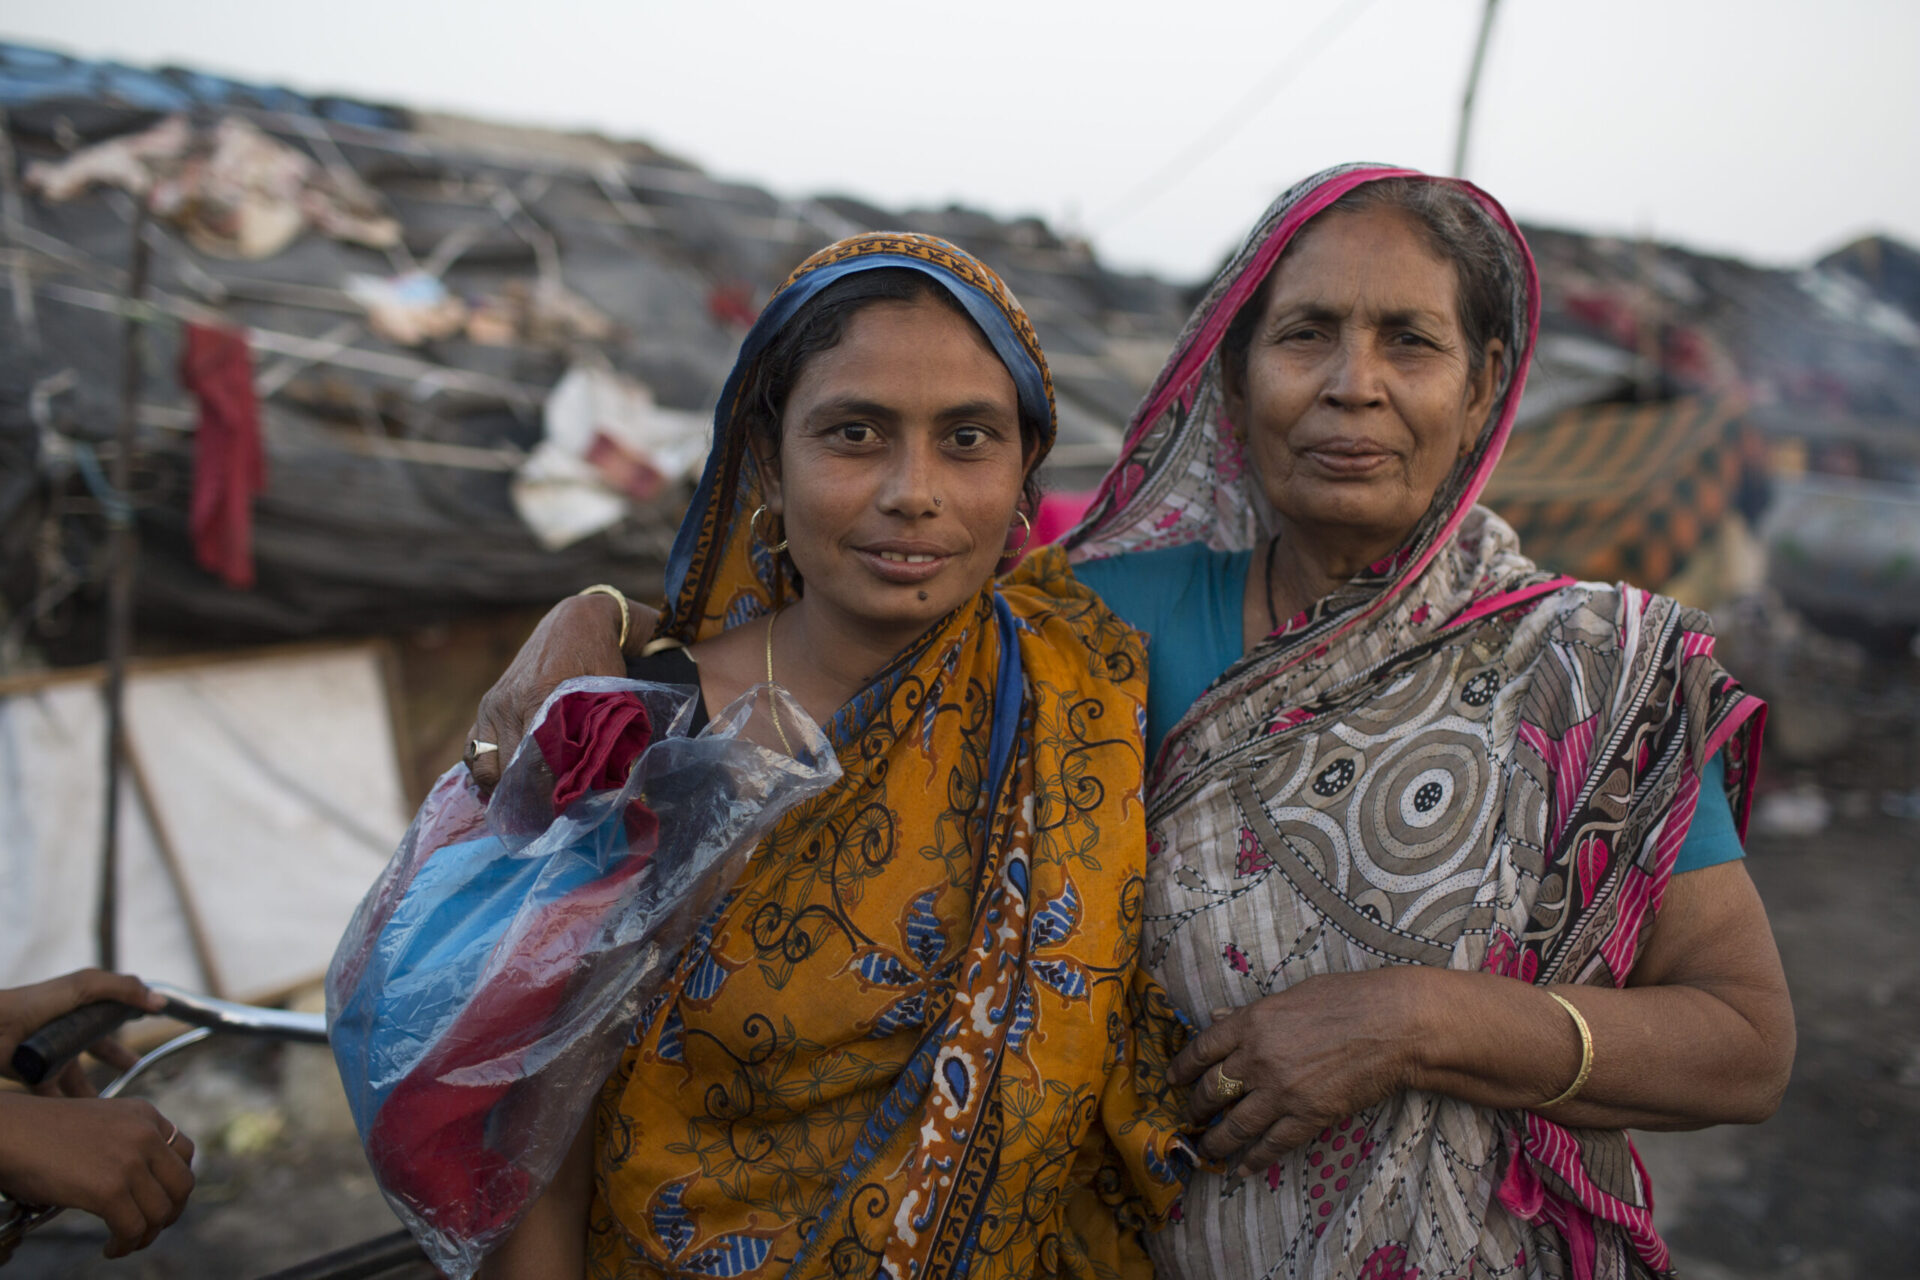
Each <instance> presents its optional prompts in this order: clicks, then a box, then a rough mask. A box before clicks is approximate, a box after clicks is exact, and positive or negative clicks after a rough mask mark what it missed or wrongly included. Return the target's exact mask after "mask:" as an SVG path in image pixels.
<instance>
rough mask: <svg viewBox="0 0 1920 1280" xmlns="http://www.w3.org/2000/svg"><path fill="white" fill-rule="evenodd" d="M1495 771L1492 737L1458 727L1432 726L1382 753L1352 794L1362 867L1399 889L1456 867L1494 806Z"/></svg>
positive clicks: (1434, 879) (1425, 883) (1353, 835)
mask: <svg viewBox="0 0 1920 1280" xmlns="http://www.w3.org/2000/svg"><path fill="white" fill-rule="evenodd" d="M1491 786H1492V772H1491V767H1490V763H1489V761H1488V758H1487V750H1486V746H1485V744H1483V743H1482V742H1480V741H1479V740H1478V739H1477V738H1474V737H1472V736H1470V735H1468V734H1464V733H1461V732H1460V731H1458V730H1456V729H1430V730H1429V731H1428V732H1426V733H1423V734H1420V735H1418V736H1417V737H1416V738H1415V739H1413V740H1412V741H1410V742H1407V743H1403V744H1399V749H1398V750H1397V751H1396V753H1395V754H1394V755H1393V756H1391V757H1389V758H1388V759H1385V760H1379V759H1376V760H1375V763H1374V772H1373V773H1372V774H1370V775H1362V777H1361V779H1360V781H1359V783H1358V785H1357V788H1356V792H1355V794H1354V795H1353V797H1352V804H1353V807H1352V809H1351V810H1350V811H1349V815H1348V819H1347V820H1348V824H1349V834H1350V839H1351V840H1352V842H1353V855H1354V862H1355V865H1356V869H1358V870H1359V871H1360V873H1361V875H1362V877H1363V878H1364V879H1365V880H1366V881H1367V882H1368V883H1370V884H1373V885H1376V886H1378V887H1380V888H1383V889H1388V890H1391V891H1393V892H1396V893H1404V892H1409V891H1416V890H1422V889H1426V888H1428V887H1431V886H1432V885H1434V884H1437V883H1438V882H1439V881H1441V880H1443V879H1446V878H1447V877H1448V876H1451V875H1453V874H1454V873H1455V872H1456V871H1457V870H1459V868H1460V863H1461V861H1462V859H1464V858H1466V857H1467V856H1468V855H1469V852H1470V851H1472V850H1476V849H1481V848H1483V845H1484V841H1483V840H1481V839H1477V838H1475V835H1474V833H1475V830H1476V828H1477V826H1478V825H1479V824H1480V823H1483V822H1485V821H1487V820H1488V816H1489V813H1490V797H1489V794H1488V791H1489V788H1490V787H1491Z"/></svg>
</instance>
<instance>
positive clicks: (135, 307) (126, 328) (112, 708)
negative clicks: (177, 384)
mask: <svg viewBox="0 0 1920 1280" xmlns="http://www.w3.org/2000/svg"><path fill="white" fill-rule="evenodd" d="M146 224H147V205H146V202H145V201H144V200H143V201H141V202H140V207H139V211H138V212H136V213H135V214H134V218H133V251H132V259H131V261H132V264H133V265H132V272H131V279H130V280H129V282H128V285H127V302H128V306H127V314H126V319H125V321H124V322H123V323H122V325H121V348H120V421H119V422H118V423H117V424H116V426H115V428H114V433H113V441H114V450H113V459H112V465H111V469H110V471H109V473H108V484H109V486H110V488H111V489H112V494H111V500H110V501H108V502H106V503H105V504H104V505H105V506H106V509H107V680H106V690H105V697H106V703H107V760H106V764H107V768H106V806H105V813H104V815H103V817H102V821H101V832H100V898H99V914H98V917H97V919H96V921H95V937H96V939H97V942H98V950H99V953H100V967H101V968H103V969H117V968H119V966H120V946H119V915H120V774H121V766H122V762H123V761H124V759H125V756H126V723H125V703H126V683H127V652H128V650H129V649H130V648H131V647H132V637H133V562H134V556H135V553H136V550H137V548H136V547H135V543H134V529H133V510H132V508H131V507H129V506H128V505H127V488H128V484H129V481H130V480H131V479H132V474H133V439H134V429H135V426H136V425H137V421H138V418H139V411H140V375H141V363H142V362H141V354H142V348H143V346H144V342H143V341H142V340H143V338H144V336H145V335H144V333H143V331H142V329H141V325H142V324H143V323H144V319H145V318H144V316H143V315H142V308H141V300H142V298H143V296H144V295H145V294H146V291H147V262H148V253H147V238H146Z"/></svg>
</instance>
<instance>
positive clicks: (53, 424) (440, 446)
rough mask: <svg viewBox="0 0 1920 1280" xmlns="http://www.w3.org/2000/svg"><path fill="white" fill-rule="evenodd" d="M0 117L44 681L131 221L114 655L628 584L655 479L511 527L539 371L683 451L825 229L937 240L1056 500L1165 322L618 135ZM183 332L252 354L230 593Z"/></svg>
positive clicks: (213, 80)
mask: <svg viewBox="0 0 1920 1280" xmlns="http://www.w3.org/2000/svg"><path fill="white" fill-rule="evenodd" d="M0 106H4V107H5V109H6V112H7V128H6V130H5V137H6V140H7V144H8V147H9V150H10V154H8V155H6V156H4V157H0V161H3V163H0V174H4V181H5V185H4V188H3V189H0V236H3V237H4V244H5V250H6V260H5V270H0V312H4V315H0V325H5V326H7V328H8V329H9V331H10V334H9V340H8V341H7V342H5V343H4V344H0V348H4V350H3V351H0V449H4V450H5V451H6V455H7V457H8V464H7V467H6V472H7V476H8V477H9V478H8V480H7V481H6V482H4V483H0V538H4V544H3V546H0V549H3V550H4V564H5V573H6V581H5V589H6V592H7V595H8V597H9V599H10V600H11V602H12V604H13V609H14V613H15V617H14V620H13V622H14V633H13V637H12V638H13V639H14V640H16V641H17V640H19V639H20V638H22V637H23V636H26V635H31V636H33V637H35V638H37V639H38V640H39V641H40V642H41V644H42V646H43V647H44V648H45V649H46V651H47V653H48V656H49V657H52V658H54V659H55V660H78V659H81V658H84V657H88V656H91V646H90V645H89V644H88V643H87V639H86V637H88V636H90V635H91V634H93V633H94V631H95V628H93V627H92V626H91V625H71V624H74V623H75V622H77V621H78V620H76V619H73V618H71V617H69V616H68V614H69V611H70V610H72V609H74V608H76V607H84V606H86V605H87V604H89V603H90V601H91V600H92V599H93V598H94V596H95V595H96V594H97V588H96V586H95V584H94V583H93V582H92V579H93V577H94V572H95V560H96V558H97V543H98V538H97V531H98V528H99V525H100V518H99V517H100V510H101V505H102V502H103V500H104V501H105V502H107V503H111V502H112V501H114V500H116V498H117V496H118V495H113V494H110V493H109V494H102V493H101V492H99V489H100V487H101V486H100V481H99V476H100V474H101V465H100V464H101V462H102V460H103V459H105V458H106V456H107V453H108V451H109V449H110V440H111V437H112V434H113V427H114V424H115V422H116V420H117V418H118V417H119V415H120V383H121V369H120V358H121V350H122V346H123V343H122V328H123V323H124V321H123V315H124V314H125V313H126V312H127V311H128V306H127V302H126V299H127V297H128V294H129V292H130V290H131V288H132V285H133V274H134V273H133V271H132V269H131V268H132V265H133V258H134V253H133V246H134V227H135V224H136V219H137V217H138V215H139V211H140V209H141V206H142V204H143V203H145V204H146V205H148V206H149V207H151V208H153V209H154V210H156V212H155V213H154V214H153V215H152V216H150V217H148V218H146V219H145V220H144V222H143V224H142V225H141V230H140V235H141V239H142V242H143V252H144V253H145V254H146V255H147V257H148V258H149V264H148V266H147V271H146V282H145V287H144V291H143V298H142V300H141V303H140V305H139V306H138V307H137V308H135V309H134V314H135V315H137V316H138V317H139V319H140V320H141V321H142V327H143V332H144V336H145V339H146V343H145V345H146V348H147V358H146V360H145V364H144V367H143V369H142V371H141V375H140V378H139V383H138V395H137V414H138V424H139V434H138V448H137V465H136V468H135V472H136V474H135V479H134V481H133V483H132V485H131V492H130V493H129V494H127V495H125V496H126V497H127V499H128V500H130V501H131V502H132V503H134V504H135V506H136V507H137V511H138V526H139V533H140V541H141V560H140V565H141V568H140V574H139V578H138V591H139V616H138V628H139V630H140V631H142V632H143V633H148V634H151V633H153V632H156V631H160V632H174V633H186V634H188V635H190V636H199V637H201V638H207V637H219V638H221V639H235V638H248V637H269V636H285V635H298V634H307V633H311V632H317V631H353V630H365V629H381V630H386V629H391V628H394V627H398V626H405V625H408V624H410V623H418V622H423V621H430V620H436V619H441V618H445V617H449V616H452V615H454V614H457V613H461V612H465V611H469V610H472V609H474V608H476V607H484V606H493V605H513V604H535V603H544V602H546V601H549V600H551V599H552V598H554V596H556V595H557V594H559V593H561V592H563V591H566V590H568V589H571V588H573V587H577V586H581V585H584V584H586V583H588V582H593V581H613V582H616V583H619V584H621V585H623V586H624V587H627V588H628V589H630V590H632V591H633V592H634V593H635V594H636V595H648V594H652V593H654V592H656V591H657V590H658V581H659V571H660V564H661V559H662V557H663V555H664V552H665V550H666V547H667V545H668V543H669V541H670V539H671V536H672V532H673V529H674V527H675V525H676V524H677V522H678V519H679V514H680V509H681V506H682V503H683V501H684V492H685V491H684V489H683V488H682V487H681V485H680V484H679V483H678V482H677V481H675V482H673V483H669V484H667V485H665V486H664V487H657V491H655V492H653V494H652V497H651V499H650V500H647V501H635V502H630V503H627V504H625V507H624V513H623V514H624V518H623V519H621V520H619V521H618V522H617V523H615V524H614V525H612V526H611V527H609V528H606V529H604V530H603V531H601V532H598V533H595V534H593V535H592V536H590V537H585V538H583V539H580V540H579V541H575V542H573V543H572V544H571V545H568V546H565V547H563V548H561V549H559V550H552V549H549V548H548V547H547V546H545V545H543V544H542V543H541V541H539V540H538V539H537V538H536V537H535V536H534V534H533V533H532V532H531V531H530V530H529V529H528V528H527V527H526V525H525V524H524V523H523V522H522V520H521V518H520V517H519V515H518V514H517V512H516V508H515V505H514V503H513V500H512V490H513V487H514V483H515V478H516V474H517V473H518V472H519V470H520V469H521V467H522V466H523V464H524V463H525V461H526V460H527V458H528V457H529V456H530V454H532V453H533V452H534V451H535V450H536V449H537V448H538V447H539V446H540V445H541V443H542V441H543V438H544V437H545V434H546V432H545V427H544V424H543V412H542V411H543V406H544V405H545V404H546V402H547V400H548V397H549V394H550V392H551V391H552V390H553V389H554V387H555V386H556V384H557V383H559V382H560V381H561V379H562V375H563V374H565V373H566V371H567V370H568V369H569V368H570V367H574V366H582V367H585V368H588V369H601V370H604V371H606V372H607V373H609V374H616V375H620V376H621V377H623V378H625V379H627V380H629V381H628V382H626V383H624V384H622V385H623V386H625V387H627V388H628V389H629V390H631V388H632V387H633V385H634V384H639V385H640V386H641V387H644V389H645V390H644V392H642V393H641V394H642V396H643V397H645V396H646V395H647V393H650V398H651V401H652V402H654V403H655V404H656V405H657V406H658V407H659V409H660V410H661V411H662V413H663V420H665V421H668V422H670V423H671V422H678V423H681V424H692V425H691V426H690V427H689V428H688V429H690V430H694V431H700V430H704V428H703V426H701V424H700V419H702V418H704V415H705V414H706V413H708V412H709V411H710V409H711V405H712V402H713V400H714V397H715V396H716V394H717V392H718V389H719V386H720V383H721V381H722V380H723V378H724V376H725V373H726V371H727V369H728V367H729V365H730V364H731V361H732V357H733V353H734V350H735V348H736V347H737V345H738V342H739V338H740V335H741V332H742V327H743V325H744V324H745V323H746V322H748V321H750V319H751V317H752V314H753V312H754V311H755V310H756V309H757V308H758V306H759V304H760V302H761V301H762V300H763V299H764V298H765V297H766V295H767V294H768V293H769V292H770V291H771V290H772V288H773V287H774V286H775V285H776V284H777V283H778V282H779V281H780V280H781V279H782V278H783V277H784V276H785V275H786V273H787V272H788V271H789V270H791V268H792V267H793V266H794V265H795V264H797V263H798V262H799V261H800V260H801V259H802V258H803V257H805V256H806V255H807V254H808V253H810V252H812V251H813V250H814V249H816V248H818V247H819V246H821V245H822V244H825V243H827V242H829V241H831V240H833V239H835V238H837V237H840V236H843V235H846V234H850V233H852V232H855V231H859V230H865V229H870V228H874V227H885V226H899V225H905V226H907V227H909V228H911V229H919V230H927V231H931V232H934V233H936V234H941V235H946V236H949V237H950V238H953V239H955V240H957V241H958V242H960V243H962V244H964V245H965V246H967V247H968V248H970V249H973V250H975V251H977V252H979V253H980V254H982V256H983V257H985V258H986V259H988V260H989V261H991V262H992V263H993V264H994V265H995V267H996V268H997V269H999V270H1000V271H1001V272H1002V273H1003V274H1004V275H1005V276H1006V278H1007V280H1008V282H1009V284H1010V285H1011V286H1012V287H1013V288H1014V290H1015V291H1016V292H1017V293H1018V294H1019V296H1020V298H1021V300H1022V301H1023V303H1024V304H1025V305H1026V306H1027V308H1028V310H1029V312H1030V313H1031V314H1032V316H1033V319H1034V323H1035V325H1036V327H1037V328H1038V330H1039V332H1040V335H1041V338H1042V341H1043V342H1044V343H1045V345H1046V349H1047V352H1048V355H1049V358H1050V361H1051V363H1052V367H1053V372H1054V376H1055V382H1056V387H1057V390H1058V393H1059V397H1060V410H1061V412H1060V417H1061V442H1060V447H1059V449H1058V451H1057V457H1058V463H1057V465H1056V476H1055V483H1065V484H1069V485H1071V484H1073V483H1076V482H1084V481H1086V480H1087V479H1090V478H1091V477H1092V476H1096V475H1097V474H1098V472H1099V470H1100V469H1101V468H1102V467H1103V466H1104V465H1105V463H1106V461H1107V460H1108V459H1109V458H1110V457H1111V456H1112V453H1113V449H1114V447H1115V443H1116V441H1117V439H1118V431H1119V428H1120V426H1121V425H1122V423H1123V422H1124V420H1125V416H1126V414H1127V412H1128V411H1129V410H1130V409H1131V408H1132V406H1133V404H1134V402H1135V400H1136V399H1137V398H1138V396H1139V394H1140V393H1141V392H1142V391H1143V390H1144V388H1145V386H1146V384H1147V382H1148V381H1149V380H1150V378H1151V376H1152V374H1153V372H1154V371H1155V367H1156V365H1157V362H1158V358H1159V356H1160V354H1161V353H1163V352H1164V351H1165V350H1166V349H1167V348H1168V346H1170V344H1171V341H1172V338H1173V336H1174V334H1175V333H1176V332H1177V329H1178V326H1179V324H1180V322H1181V320H1182V319H1183V318H1184V303H1183V298H1182V295H1181V292H1180V290H1179V289H1177V288H1176V287H1175V286H1172V285H1169V284H1165V283H1162V282H1160V281H1157V280H1154V279H1152V278H1149V277H1144V276H1133V275H1125V274H1121V273H1116V272H1111V271H1108V270H1106V269H1104V268H1103V267H1101V266H1100V264H1099V263H1098V262H1097V261H1096V260H1095V259H1094V258H1093V256H1092V255H1091V253H1090V252H1089V251H1088V250H1087V249H1086V247H1085V246H1084V245H1082V244H1078V243H1074V242H1071V241H1067V240H1063V239H1062V238H1060V237H1058V236H1056V235H1054V234H1053V233H1052V232H1050V231H1049V230H1048V229H1047V228H1046V227H1045V226H1044V225H1043V224H1041V223H1040V222H1038V221H1037V220H1023V221H1014V222H1003V221H998V220H995V219H992V218H989V217H986V216H984V215H979V214H974V213H971V212H968V211H965V210H960V209H947V210H922V211H913V212H909V213H906V214H904V215H899V216H895V215H891V214H887V213H884V212H882V211H880V210H875V209H871V208H869V207H867V206H865V205H862V204H860V203H859V202H857V201H853V200H848V199H838V198H823V199H809V200H788V199H783V198H780V197H777V196H774V195H772V194H770V193H768V192H766V191H764V190H761V189H759V188H757V187H753V186H750V185H746V184H742V183H733V182H726V181H722V180H719V179H716V178H713V177H710V176H708V175H706V174H704V173H702V172H700V171H699V170H698V169H696V168H694V167H693V166H690V165H687V164H685V163H683V162H680V161H676V160H674V159H672V158H670V157H667V156H664V155H662V154H661V153H659V152H657V151H655V150H653V149H652V148H650V147H646V146H644V145H640V144H628V143H619V142H613V141H609V140H606V139H603V138H598V137H592V136H585V135H563V134H556V133H550V132H545V131H538V130H525V129H516V128H511V127H507V126H498V125H491V124H486V123H484V122H479V121H471V120H462V119H455V118H449V117H443V116H431V115H420V114H410V113H406V112H403V111H399V110H397V109H394V108H388V107H381V106H377V105H373V104H364V103H356V102H351V101H347V100H343V99H337V98H311V97H306V96H303V95H299V94H293V93H289V92H287V91H285V90H279V89H273V88H270V87H264V86H254V85H246V84H240V83H236V82H234V81H231V80H225V79H220V78H218V77H210V76H204V75H199V74H197V73H193V72H186V71H179V70H168V71H158V72H146V71H140V70H138V69H134V68H127V67H123V66H117V65H112V64H103V63H90V62H82V61H78V60H74V59H69V58H65V57H63V56H61V55H57V54H49V53H46V52H44V51H39V50H31V49H23V48H20V47H19V46H10V45H0ZM193 322H208V323H220V324H224V325H227V326H235V327H239V328H241V329H243V330H244V332H245V334H246V336H247V340H248V345H249V347H250V350H251V356H252V361H253V372H254V380H255V383H256V386H257V389H258V392H259V397H260V403H261V408H262V418H263V426H264V432H263V434H264V444H265V452H266V478H267V484H266V488H265V490H264V492H262V493H261V494H260V495H259V497H258V499H257V501H256V502H255V503H254V507H253V514H254V519H253V528H252V535H251V548H252V559H253V565H254V570H255V583H254V586H253V587H252V588H251V589H248V590H237V589H233V588H230V587H228V586H225V585H223V584H222V583H221V582H220V581H219V580H218V579H217V578H215V577H214V576H212V575H210V574H208V573H206V572H205V571H203V570H202V569H200V568H199V567H197V565H196V563H195V559H194V556H193V554H192V549H191V541H192V539H191V537H190V532H189V514H188V505H189V503H188V497H189V490H190V488H191V484H192V480H191V475H192V468H193V453H194V436H195V428H196V423H197V421H198V417H197V412H196V404H195V401H194V399H193V398H192V397H191V396H190V395H188V394H187V392H186V391H185V390H184V389H183V388H182V386H181V383H180V378H179V376H178V372H177V371H178V369H179V366H180V357H181V348H182V342H183V338H182V326H183V324H187V323H193ZM676 412H677V413H678V415H679V416H678V417H677V418H676V417H675V416H674V415H675V414H676ZM695 452H696V453H698V452H699V446H698V444H697V441H696V447H695ZM669 479H670V480H671V479H672V478H671V477H669ZM90 480H91V482H92V485H93V488H92V489H89V481H90Z"/></svg>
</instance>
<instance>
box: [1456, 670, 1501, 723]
mask: <svg viewBox="0 0 1920 1280" xmlns="http://www.w3.org/2000/svg"><path fill="white" fill-rule="evenodd" d="M1499 692H1500V669H1499V668H1498V667H1482V668H1481V669H1480V670H1478V671H1476V672H1474V673H1473V674H1472V675H1470V676H1468V677H1467V678H1466V680H1465V681H1464V682H1463V683H1462V684H1461V686H1460V694H1459V701H1460V710H1461V711H1463V712H1465V713H1466V714H1468V715H1472V714H1473V713H1474V712H1476V711H1484V710H1486V709H1487V708H1488V707H1489V706H1491V705H1493V699H1494V697H1495V695H1497V694H1498V693H1499Z"/></svg>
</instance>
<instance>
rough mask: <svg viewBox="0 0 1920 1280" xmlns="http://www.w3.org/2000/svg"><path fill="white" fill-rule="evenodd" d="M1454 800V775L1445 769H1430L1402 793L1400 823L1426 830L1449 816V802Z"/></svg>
mask: <svg viewBox="0 0 1920 1280" xmlns="http://www.w3.org/2000/svg"><path fill="white" fill-rule="evenodd" d="M1452 798H1453V775H1452V774H1451V773H1448V772H1447V771H1446V770H1445V769H1428V770H1427V771H1426V772H1425V773H1423V774H1421V775H1420V776H1419V777H1417V778H1415V779H1414V780H1413V781H1412V783H1410V784H1409V785H1408V789H1407V790H1406V791H1403V792H1401V793H1400V821H1402V822H1404V823H1406V824H1407V825H1408V826H1410V827H1413V828H1415V829H1424V828H1426V827H1430V826H1432V825H1433V824H1434V823H1436V822H1438V821H1440V819H1442V818H1444V817H1445V816H1446V814H1447V801H1449V800H1451V799H1452Z"/></svg>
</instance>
